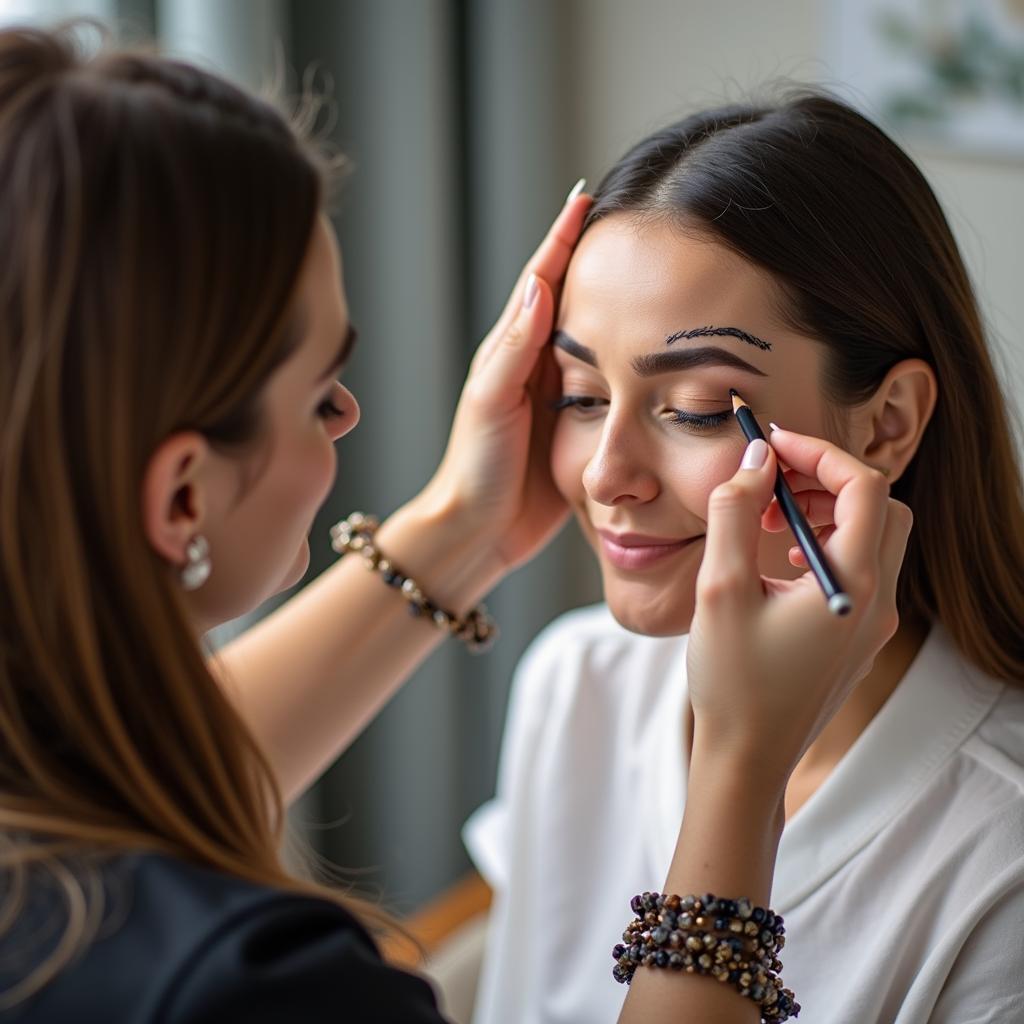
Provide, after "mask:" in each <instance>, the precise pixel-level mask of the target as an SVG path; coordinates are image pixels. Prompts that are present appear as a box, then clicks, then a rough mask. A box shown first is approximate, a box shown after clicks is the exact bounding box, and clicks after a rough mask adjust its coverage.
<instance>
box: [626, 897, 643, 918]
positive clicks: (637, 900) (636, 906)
mask: <svg viewBox="0 0 1024 1024" xmlns="http://www.w3.org/2000/svg"><path fill="white" fill-rule="evenodd" d="M642 903H643V897H642V896H634V897H633V898H632V899H631V900H630V901H629V905H630V907H632V909H633V913H634V914H639V913H640V907H641V905H642Z"/></svg>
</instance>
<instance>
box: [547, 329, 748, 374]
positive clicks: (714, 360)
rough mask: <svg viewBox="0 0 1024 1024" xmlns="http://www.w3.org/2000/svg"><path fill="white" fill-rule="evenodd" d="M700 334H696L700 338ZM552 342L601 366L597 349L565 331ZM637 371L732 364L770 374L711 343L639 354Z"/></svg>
mask: <svg viewBox="0 0 1024 1024" xmlns="http://www.w3.org/2000/svg"><path fill="white" fill-rule="evenodd" d="M699 336H700V335H694V337H699ZM551 344H552V345H554V346H555V348H560V349H561V350H562V351H563V352H567V353H568V354H569V355H571V356H574V357H575V358H576V359H579V360H581V361H582V362H584V363H586V364H587V365H588V366H593V367H594V368H595V369H596V368H597V354H596V353H595V352H594V350H593V349H590V348H587V346H586V345H581V344H580V343H579V342H578V341H577V340H576V339H575V338H573V337H572V336H571V335H568V334H566V333H565V331H555V333H554V334H553V335H552V336H551ZM630 365H631V366H632V368H633V372H634V373H635V374H637V376H639V377H655V376H657V375H659V374H662V373H679V372H680V371H682V370H692V369H695V368H696V367H698V366H729V367H732V368H733V369H734V370H743V371H745V372H746V373H752V374H754V375H755V376H757V377H766V376H767V374H766V373H765V372H764V371H763V370H759V369H758V368H757V367H756V366H753V365H752V364H751V363H748V362H747V361H746V360H745V359H741V358H740V357H739V356H737V355H735V354H733V353H732V352H728V351H726V350H725V349H724V348H717V347H716V346H714V345H707V346H703V347H701V348H679V349H674V350H672V351H671V352H652V353H650V354H648V355H642V356H637V357H636V358H635V359H633V360H632V362H631V364H630Z"/></svg>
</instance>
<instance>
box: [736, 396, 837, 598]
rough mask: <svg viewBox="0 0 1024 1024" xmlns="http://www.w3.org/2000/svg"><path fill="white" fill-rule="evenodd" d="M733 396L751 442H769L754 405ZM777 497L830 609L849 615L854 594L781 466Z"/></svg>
mask: <svg viewBox="0 0 1024 1024" xmlns="http://www.w3.org/2000/svg"><path fill="white" fill-rule="evenodd" d="M729 394H730V395H731V396H732V408H733V412H734V413H735V414H736V419H737V420H739V424H740V429H741V430H742V431H743V435H744V437H746V439H747V441H755V440H757V439H758V438H760V440H762V441H765V440H767V439H766V438H765V436H764V432H763V431H762V430H761V427H760V426H759V425H758V422H757V420H756V419H754V414H753V412H751V409H750V406H749V405H747V403H746V402H744V401H743V399H742V398H740V396H739V394H738V393H737V392H736V391H734V390H733V389H732V388H730V389H729ZM775 497H776V499H777V500H778V503H779V505H780V507H781V508H782V514H783V515H784V516H785V517H786V522H787V523H789V528H790V529H791V530H792V531H793V536H794V537H796V542H797V544H799V545H800V550H801V551H802V552H803V553H804V558H806V559H807V564H808V565H809V566H810V567H811V572H813V573H814V577H815V579H816V580H817V581H818V583H819V584H820V585H821V589H822V590H823V591H824V592H825V597H826V599H827V600H828V610H829V611H830V612H831V613H832V614H833V615H845V614H846V613H847V612H848V611H849V610H850V609H851V608H852V607H853V602H852V601H851V600H850V595H849V594H847V593H845V592H844V591H843V588H842V587H841V586H840V585H839V581H838V580H837V579H836V576H835V573H834V572H833V571H832V567H831V566H830V565H829V564H828V562H827V561H826V560H825V552H824V551H822V550H821V545H820V544H819V543H818V538H817V537H815V535H814V531H813V530H812V529H811V526H810V524H809V523H808V522H807V519H806V518H805V517H804V514H803V512H801V511H800V506H799V505H798V504H797V503H796V499H795V498H794V497H793V492H792V491H791V490H790V489H789V484H787V483H786V478H785V476H783V473H782V469H781V467H780V468H779V469H778V470H777V472H776V475H775Z"/></svg>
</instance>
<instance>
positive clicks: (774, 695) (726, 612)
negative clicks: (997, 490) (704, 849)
mask: <svg viewBox="0 0 1024 1024" xmlns="http://www.w3.org/2000/svg"><path fill="white" fill-rule="evenodd" d="M771 440H772V443H771V445H769V444H767V442H766V441H764V440H762V439H755V440H754V441H753V442H751V443H750V445H749V446H748V448H747V451H746V453H745V455H744V459H743V463H742V465H741V467H740V468H739V469H738V470H737V472H736V473H735V474H734V475H733V477H732V478H731V479H729V480H727V481H726V482H725V483H723V484H720V485H719V486H718V487H717V488H715V490H714V491H713V492H712V495H711V500H710V503H709V508H708V529H707V539H706V542H705V552H704V560H703V562H702V564H701V569H700V572H699V574H698V577H697V601H696V611H695V614H694V619H693V625H692V627H691V631H690V639H689V644H688V648H687V675H688V686H689V694H690V701H691V705H692V707H693V711H694V717H695V722H696V732H695V737H699V738H700V743H697V739H695V747H694V750H695V753H697V752H698V747H699V749H700V751H706V750H709V749H710V750H713V751H727V752H731V754H732V755H736V756H738V757H739V758H740V760H742V761H744V763H745V764H746V766H747V769H748V770H749V771H750V772H751V773H754V774H753V775H752V776H751V778H752V780H753V779H755V778H756V784H757V785H759V786H764V787H765V788H766V791H768V792H773V791H774V789H775V788H779V792H780V793H781V792H784V789H785V782H786V780H788V777H789V772H790V771H792V769H793V767H794V766H795V765H796V763H797V761H799V759H800V757H801V755H802V754H803V752H804V750H806V748H807V746H808V745H809V744H810V743H811V742H812V741H813V740H814V738H815V737H816V736H817V735H818V734H819V733H820V731H821V729H822V728H824V726H825V724H826V723H827V722H828V721H829V719H831V717H832V715H833V714H834V713H835V712H836V710H838V708H839V707H840V706H841V705H842V703H843V701H844V700H845V699H846V697H847V695H848V694H849V693H850V691H851V690H852V689H853V687H854V686H855V685H856V683H857V682H858V681H859V680H860V679H861V678H863V676H864V675H865V674H866V672H867V671H868V670H869V669H870V667H871V665H872V663H873V662H874V659H875V656H876V655H877V653H878V651H879V650H880V649H881V648H882V646H884V644H885V643H886V642H887V641H888V640H889V639H890V637H891V636H892V635H893V633H895V631H896V627H897V625H898V621H899V619H898V615H897V611H896V582H897V579H898V576H899V570H900V566H901V565H902V561H903V556H904V553H905V551H906V544H907V539H908V537H909V534H910V528H911V523H912V516H911V513H910V510H909V509H908V508H907V507H906V506H905V505H903V504H901V503H900V502H898V501H895V500H893V499H892V498H890V497H889V488H888V483H887V481H886V480H885V478H884V477H883V476H882V475H881V474H880V473H879V472H878V471H877V470H874V469H872V468H871V467H869V466H866V465H864V464H863V463H862V462H860V461H859V460H858V459H856V458H855V457H854V456H852V455H850V454H849V453H848V452H844V451H843V450H842V449H840V448H837V447H836V446H835V445H832V444H829V443H828V442H827V441H823V440H820V439H818V438H812V437H806V436H803V435H800V434H796V433H793V432H791V431H786V430H776V431H774V432H773V434H772V438H771ZM776 452H777V453H778V455H779V457H781V458H782V459H784V460H785V462H786V464H787V465H788V466H789V467H791V470H792V471H793V472H794V473H797V474H800V476H801V477H802V478H804V479H806V480H808V481H812V482H813V486H814V488H815V489H816V490H817V491H819V492H823V494H824V495H827V496H828V497H829V499H830V500H831V501H832V509H831V513H832V514H831V519H832V524H833V525H832V528H831V532H830V533H829V534H828V536H827V538H826V539H825V540H824V541H823V542H821V543H820V548H821V551H822V554H823V557H824V559H825V560H826V561H827V564H828V565H829V566H830V567H831V569H832V570H833V572H834V575H835V578H836V579H837V580H841V581H842V583H843V592H844V593H846V594H848V595H849V598H850V602H851V607H850V610H849V613H848V614H846V615H843V616H836V615H835V614H832V613H830V612H829V610H828V606H827V602H826V601H825V600H823V599H822V593H821V587H820V585H819V583H818V582H817V580H816V578H815V576H814V574H813V573H804V575H803V576H801V577H799V578H797V579H773V578H766V577H763V576H762V575H761V574H760V572H759V571H758V563H757V551H758V540H759V537H760V534H761V530H762V522H763V519H764V517H765V513H766V511H767V510H768V509H769V506H770V505H771V502H772V496H773V492H774V490H775V487H776V479H777V472H778V461H777V459H776ZM773 507H774V506H773ZM770 515H771V513H770V514H769V516H770ZM815 518H816V519H817V518H820V517H818V516H816V517H815ZM737 752H739V753H738V754H737ZM716 756H717V755H716ZM734 768H735V765H732V766H731V767H730V769H729V770H730V772H731V771H732V770H733V769H734Z"/></svg>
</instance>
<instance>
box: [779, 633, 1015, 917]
mask: <svg viewBox="0 0 1024 1024" xmlns="http://www.w3.org/2000/svg"><path fill="white" fill-rule="evenodd" d="M1003 689H1004V686H1003V684H1002V683H1000V682H998V681H997V680H994V679H990V678H988V677H986V676H985V675H983V674H982V673H981V672H979V671H976V670H974V669H973V668H972V667H971V666H969V665H967V664H966V663H965V662H964V660H963V658H962V657H961V655H960V654H959V652H958V651H957V650H956V648H955V647H954V646H953V643H952V641H951V640H950V638H949V636H948V634H947V633H946V631H945V630H944V629H942V628H941V627H940V626H934V627H933V628H932V630H931V633H930V634H929V635H928V638H927V639H926V640H925V642H924V644H923V645H922V647H921V650H920V651H919V652H918V654H917V657H916V658H915V659H914V661H913V664H912V665H911V666H910V668H909V669H908V670H907V673H906V675H905V676H904V677H903V679H902V680H901V681H900V684H899V686H897V687H896V689H895V691H894V692H893V694H892V696H890V698H889V699H888V700H887V701H886V703H885V704H884V705H883V706H882V708H881V710H880V711H879V712H878V714H877V715H875V717H874V718H873V719H872V720H871V722H870V723H869V725H868V727H867V728H866V729H865V730H864V732H862V733H861V735H860V736H859V737H858V738H857V740H856V742H855V743H854V744H853V746H852V747H850V749H849V750H848V751H847V752H846V754H845V755H844V756H843V758H842V760H841V761H840V762H839V764H838V765H836V767H835V769H834V770H833V771H832V773H831V774H830V775H829V777H828V778H827V779H826V780H825V782H824V783H823V784H822V786H821V787H820V788H819V789H818V790H817V791H816V792H815V793H814V795H813V796H812V797H811V798H810V799H809V800H808V801H807V803H806V804H804V805H803V807H801V808H800V810H799V811H797V813H796V814H795V815H794V816H793V818H792V819H791V820H790V821H789V822H788V823H787V825H786V828H785V831H784V832H783V834H782V842H781V844H780V846H779V856H778V861H777V865H776V869H775V884H774V886H773V888H772V906H773V908H774V909H776V910H778V912H779V913H783V914H785V913H788V912H789V910H790V909H792V908H793V907H794V906H796V905H797V904H798V903H800V902H801V901H802V900H804V899H806V898H807V897H808V896H809V895H810V894H811V893H812V892H814V890H815V889H817V888H818V887H819V886H821V885H822V884H823V883H824V882H825V881H826V879H828V878H829V877H831V876H832V875H833V874H835V872H836V871H838V870H839V869H840V868H841V867H842V866H843V865H844V864H845V863H846V862H847V861H848V860H850V858H851V857H853V856H854V855H855V854H856V853H857V852H858V851H860V850H861V849H863V848H864V847H865V846H866V845H867V844H868V843H869V842H870V841H871V840H872V839H873V838H874V837H875V836H876V835H877V834H878V833H879V832H880V831H881V830H882V829H883V828H884V827H885V826H886V825H887V824H888V823H889V822H890V821H891V820H892V819H893V818H895V817H896V815H897V814H899V813H900V811H901V810H902V809H903V808H904V807H906V806H907V805H908V804H909V803H910V802H911V801H912V800H913V798H914V796H915V795H916V794H917V793H918V792H919V791H920V790H921V789H922V788H924V786H925V785H926V784H927V783H928V781H929V779H931V778H933V777H934V775H935V773H936V772H937V771H938V770H939V769H940V768H941V767H942V765H943V764H945V762H946V761H948V760H949V758H950V757H951V756H952V755H953V754H954V753H955V752H956V751H957V750H958V749H959V748H960V746H961V745H962V744H963V743H964V741H965V740H966V739H967V738H968V737H969V736H970V735H971V733H973V732H974V730H975V729H977V727H978V726H979V725H980V724H981V722H982V720H983V719H984V718H985V716H986V715H987V714H988V713H989V711H990V710H991V708H992V706H993V705H994V704H995V702H996V701H997V700H998V699H999V696H1000V694H1001V693H1002V692H1003Z"/></svg>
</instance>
